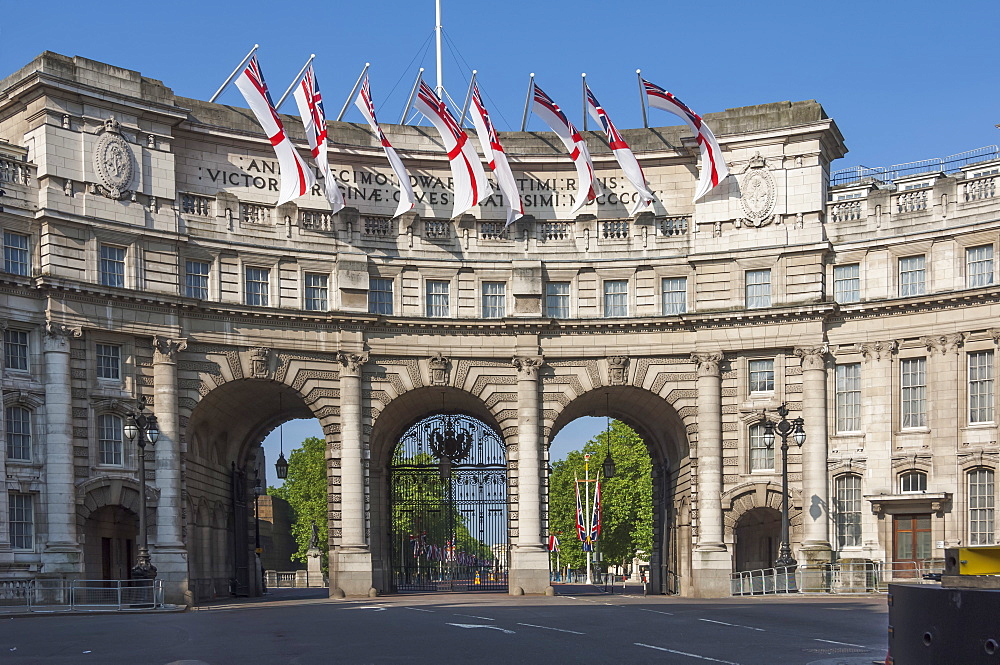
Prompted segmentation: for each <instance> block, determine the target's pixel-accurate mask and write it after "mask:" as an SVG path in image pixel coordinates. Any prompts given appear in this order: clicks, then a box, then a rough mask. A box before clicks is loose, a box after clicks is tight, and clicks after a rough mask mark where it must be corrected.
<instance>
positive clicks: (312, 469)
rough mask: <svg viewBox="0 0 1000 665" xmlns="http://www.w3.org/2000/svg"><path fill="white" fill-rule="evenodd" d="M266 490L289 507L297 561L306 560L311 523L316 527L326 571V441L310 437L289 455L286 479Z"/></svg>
mask: <svg viewBox="0 0 1000 665" xmlns="http://www.w3.org/2000/svg"><path fill="white" fill-rule="evenodd" d="M267 493H268V494H270V495H271V496H276V497H278V498H280V499H284V500H285V501H287V502H288V503H289V505H290V506H291V507H292V511H293V514H294V521H293V522H292V536H293V537H294V538H295V542H296V543H298V545H299V549H298V551H296V552H295V554H293V555H292V559H294V560H296V561H302V562H305V561H306V551H307V550H308V549H309V541H310V540H311V539H312V525H313V523H315V524H316V527H317V528H318V529H319V550H320V552H321V555H320V556H321V559H320V560H321V561H322V564H323V570H327V566H328V563H327V546H326V542H327V535H326V534H327V524H326V501H327V499H326V496H327V495H326V493H327V480H326V441H324V440H323V439H319V438H316V437H314V436H311V437H309V438H308V439H306V440H305V441H303V442H302V445H301V446H300V447H299V448H296V449H294V450H292V451H291V452H290V453H289V454H288V478H287V479H286V480H285V484H284V485H282V486H281V487H269V488H267Z"/></svg>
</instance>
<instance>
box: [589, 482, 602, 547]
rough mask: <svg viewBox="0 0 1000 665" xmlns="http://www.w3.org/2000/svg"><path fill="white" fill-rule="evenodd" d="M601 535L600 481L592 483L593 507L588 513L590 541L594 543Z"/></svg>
mask: <svg viewBox="0 0 1000 665" xmlns="http://www.w3.org/2000/svg"><path fill="white" fill-rule="evenodd" d="M600 535H601V481H600V480H598V481H597V482H595V483H594V506H593V509H592V510H591V513H590V541H591V542H592V543H596V542H597V539H598V538H599V537H600Z"/></svg>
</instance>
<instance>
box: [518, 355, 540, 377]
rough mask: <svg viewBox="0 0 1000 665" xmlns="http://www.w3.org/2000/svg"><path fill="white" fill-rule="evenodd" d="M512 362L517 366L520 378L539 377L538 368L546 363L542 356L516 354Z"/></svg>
mask: <svg viewBox="0 0 1000 665" xmlns="http://www.w3.org/2000/svg"><path fill="white" fill-rule="evenodd" d="M510 364H511V365H513V366H514V367H516V368H517V376H518V378H519V379H536V378H538V368H539V367H541V366H542V365H544V364H545V360H544V359H543V358H542V357H541V356H514V357H513V358H511V360H510Z"/></svg>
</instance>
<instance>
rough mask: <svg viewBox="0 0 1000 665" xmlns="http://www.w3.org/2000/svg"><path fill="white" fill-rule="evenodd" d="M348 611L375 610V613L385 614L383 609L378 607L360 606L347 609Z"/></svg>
mask: <svg viewBox="0 0 1000 665" xmlns="http://www.w3.org/2000/svg"><path fill="white" fill-rule="evenodd" d="M346 609H349V610H375V611H376V612H385V608H384V607H379V606H378V605H361V606H359V607H348V608H346Z"/></svg>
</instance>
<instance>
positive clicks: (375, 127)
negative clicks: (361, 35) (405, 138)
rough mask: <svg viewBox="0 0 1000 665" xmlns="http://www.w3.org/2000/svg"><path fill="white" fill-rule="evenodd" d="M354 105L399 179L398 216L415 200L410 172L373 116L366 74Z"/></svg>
mask: <svg viewBox="0 0 1000 665" xmlns="http://www.w3.org/2000/svg"><path fill="white" fill-rule="evenodd" d="M354 105H355V106H357V107H358V110H359V111H361V115H363V116H364V117H365V120H367V121H368V126H369V127H371V128H372V131H373V132H375V135H376V136H377V137H378V140H379V142H380V143H381V144H382V149H383V150H385V156H386V158H387V159H388V160H389V165H390V166H391V167H392V172H393V173H395V174H396V180H398V181H399V205H398V206H396V212H394V213H393V215H392V216H393V217H399V216H400V215H402V214H403V213H404V212H406V211H407V210H409V209H411V208H412V207H413V204H415V203H416V202H417V197H416V195H414V193H413V186H412V185H410V174H409V173H407V172H406V167H404V166H403V161H402V160H401V159H400V158H399V155H397V154H396V149H395V148H393V147H392V144H391V143H389V139H387V138H386V137H385V133H384V132H383V131H382V126H381V125H379V124H378V118H376V117H375V104H374V103H373V102H372V93H371V89H370V88H369V87H368V77H367V76H365V80H364V82H363V83H362V84H361V91H360V92H359V93H358V96H357V98H356V99H355V100H354Z"/></svg>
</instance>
